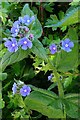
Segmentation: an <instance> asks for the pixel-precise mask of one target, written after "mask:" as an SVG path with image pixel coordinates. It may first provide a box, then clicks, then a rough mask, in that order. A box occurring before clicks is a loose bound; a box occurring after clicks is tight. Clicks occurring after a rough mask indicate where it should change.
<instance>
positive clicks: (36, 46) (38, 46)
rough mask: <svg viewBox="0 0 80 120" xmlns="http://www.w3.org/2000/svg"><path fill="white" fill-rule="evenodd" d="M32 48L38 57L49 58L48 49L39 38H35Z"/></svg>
mask: <svg viewBox="0 0 80 120" xmlns="http://www.w3.org/2000/svg"><path fill="white" fill-rule="evenodd" d="M31 50H32V52H33V53H34V54H35V55H36V56H37V57H39V58H41V59H43V60H45V61H47V59H48V58H47V54H46V51H45V49H44V47H43V45H42V43H41V42H40V41H39V40H37V39H35V40H34V41H33V47H32V49H31Z"/></svg>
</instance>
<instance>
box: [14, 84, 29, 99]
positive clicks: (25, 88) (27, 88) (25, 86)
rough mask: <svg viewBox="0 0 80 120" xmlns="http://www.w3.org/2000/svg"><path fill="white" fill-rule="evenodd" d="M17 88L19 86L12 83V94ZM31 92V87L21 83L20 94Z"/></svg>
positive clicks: (25, 94)
mask: <svg viewBox="0 0 80 120" xmlns="http://www.w3.org/2000/svg"><path fill="white" fill-rule="evenodd" d="M18 89H19V86H18V85H17V84H16V83H14V84H13V87H12V91H13V95H14V94H16V93H17V92H18ZM30 92H31V88H30V87H29V86H27V85H23V86H22V87H21V88H20V89H19V93H20V94H21V95H22V96H24V97H25V96H28V95H29V94H30Z"/></svg>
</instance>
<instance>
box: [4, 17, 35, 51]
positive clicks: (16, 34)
mask: <svg viewBox="0 0 80 120" xmlns="http://www.w3.org/2000/svg"><path fill="white" fill-rule="evenodd" d="M34 20H35V17H34V16H32V17H30V16H28V15H25V16H24V17H19V19H18V20H17V21H15V22H14V23H13V26H12V28H11V37H10V38H9V39H5V40H6V42H5V43H4V45H5V47H7V48H8V51H9V52H16V51H17V50H18V48H19V47H21V48H22V49H23V50H27V49H28V48H32V41H31V40H32V39H33V38H34V35H33V34H32V33H30V26H31V24H32V23H33V22H34Z"/></svg>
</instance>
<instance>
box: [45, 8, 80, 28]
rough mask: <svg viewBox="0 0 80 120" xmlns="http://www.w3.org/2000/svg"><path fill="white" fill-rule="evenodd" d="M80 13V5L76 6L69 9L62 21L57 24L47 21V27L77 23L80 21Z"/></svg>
mask: <svg viewBox="0 0 80 120" xmlns="http://www.w3.org/2000/svg"><path fill="white" fill-rule="evenodd" d="M79 14H80V7H76V8H74V9H73V10H71V11H69V12H68V13H67V14H66V15H65V17H64V18H63V19H62V20H61V21H59V22H57V23H56V24H54V23H52V24H48V23H46V24H47V25H46V27H54V28H57V27H62V26H69V25H72V24H75V23H79V22H80V16H79Z"/></svg>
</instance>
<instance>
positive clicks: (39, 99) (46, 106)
mask: <svg viewBox="0 0 80 120" xmlns="http://www.w3.org/2000/svg"><path fill="white" fill-rule="evenodd" d="M24 102H25V104H26V107H28V108H29V109H31V110H36V111H38V112H40V113H42V114H43V115H45V116H48V118H65V115H64V114H63V111H62V110H61V109H58V108H56V107H55V105H54V104H55V103H54V102H55V100H54V99H52V98H51V97H49V96H47V95H44V94H42V93H40V92H37V91H33V92H32V93H31V94H30V95H29V96H28V97H26V98H25V101H24Z"/></svg>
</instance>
